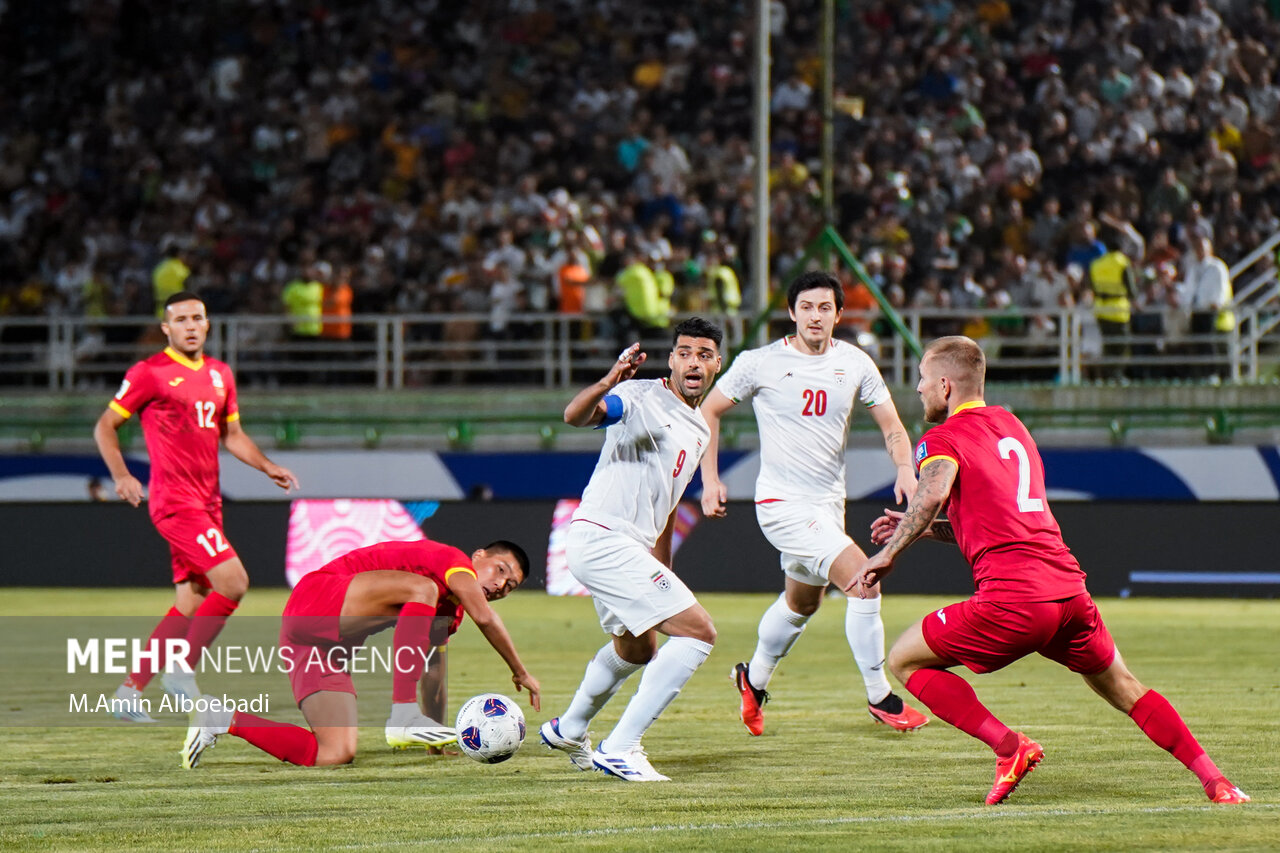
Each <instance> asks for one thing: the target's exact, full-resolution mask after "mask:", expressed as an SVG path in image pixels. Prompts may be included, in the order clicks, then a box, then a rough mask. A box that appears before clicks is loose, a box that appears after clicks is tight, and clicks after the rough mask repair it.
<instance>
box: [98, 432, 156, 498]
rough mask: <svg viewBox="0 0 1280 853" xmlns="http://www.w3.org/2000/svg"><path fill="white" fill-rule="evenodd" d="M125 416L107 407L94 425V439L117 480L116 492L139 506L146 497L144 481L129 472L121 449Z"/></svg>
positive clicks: (112, 476)
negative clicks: (121, 429) (121, 433)
mask: <svg viewBox="0 0 1280 853" xmlns="http://www.w3.org/2000/svg"><path fill="white" fill-rule="evenodd" d="M125 420H126V419H125V417H124V416H123V415H121V414H120V413H119V412H117V411H114V410H112V409H107V410H106V411H104V412H103V413H102V417H100V418H98V423H97V424H95V425H94V427H93V440H94V443H95V444H97V445H98V453H99V454H100V455H101V456H102V461H103V462H105V463H106V465H107V470H108V471H110V472H111V479H112V480H114V481H115V486H116V494H117V495H118V496H119V497H120V499H121V500H125V501H128V502H129V504H130V506H137V505H138V504H140V503H142V501H143V500H144V499H145V498H146V493H145V491H144V490H143V488H142V482H141V481H140V480H139V479H138V478H137V477H135V476H133V475H132V474H130V473H129V466H128V465H127V464H125V461H124V454H123V453H122V452H121V451H120V436H119V434H118V433H119V430H120V427H122V426H124V422H125Z"/></svg>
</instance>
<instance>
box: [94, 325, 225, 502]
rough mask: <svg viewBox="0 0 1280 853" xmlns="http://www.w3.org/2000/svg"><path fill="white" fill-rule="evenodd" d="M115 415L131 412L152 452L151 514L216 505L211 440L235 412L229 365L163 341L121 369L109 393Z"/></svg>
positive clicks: (214, 449) (220, 433)
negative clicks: (124, 370)
mask: <svg viewBox="0 0 1280 853" xmlns="http://www.w3.org/2000/svg"><path fill="white" fill-rule="evenodd" d="M110 405H111V409H112V411H114V412H116V413H117V414H119V415H120V416H121V417H125V418H129V417H132V416H133V415H134V414H137V415H138V418H139V420H140V421H141V422H142V435H143V437H144V438H146V441H147V453H148V454H149V455H150V456H151V482H150V483H149V484H148V487H147V492H148V495H147V503H148V508H149V510H150V513H151V517H152V518H153V519H158V518H166V517H168V516H170V515H173V514H174V513H175V512H178V511H180V510H184V509H199V510H205V511H212V510H215V509H217V508H219V507H221V506H222V492H221V490H220V489H219V485H218V447H219V443H220V441H221V439H222V436H223V433H224V432H225V431H226V424H228V423H229V422H231V421H234V420H236V419H237V418H239V417H240V410H239V407H238V406H237V404H236V384H235V380H234V379H233V378H232V376H231V368H229V367H227V366H226V364H224V363H222V362H221V361H218V360H217V359H213V358H209V357H208V356H205V357H204V358H202V359H200V360H199V361H192V360H191V359H189V358H187V357H186V356H184V355H183V354H182V353H180V352H178V351H177V350H175V349H173V348H172V347H165V349H164V351H163V352H158V353H156V354H155V355H153V356H151V358H148V359H146V360H144V361H140V362H138V363H137V364H135V365H134V366H133V367H131V368H129V372H128V373H126V374H125V375H124V382H122V383H121V384H120V390H119V391H118V392H116V396H115V398H114V399H113V400H112V401H111V404H110Z"/></svg>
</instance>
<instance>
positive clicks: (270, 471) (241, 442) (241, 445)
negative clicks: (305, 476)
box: [222, 420, 298, 492]
mask: <svg viewBox="0 0 1280 853" xmlns="http://www.w3.org/2000/svg"><path fill="white" fill-rule="evenodd" d="M222 445H223V447H225V448H227V452H228V453H230V454H231V455H232V456H234V457H235V458H237V459H239V460H240V461H241V462H243V463H244V464H246V465H248V466H249V467H251V468H257V469H258V470H259V471H261V472H262V473H264V474H266V475H267V476H268V477H270V478H271V481H272V482H274V483H275V484H276V485H277V486H279V487H280V488H282V489H284V490H285V491H286V492H288V491H290V490H292V489H296V488H298V478H297V477H296V476H294V474H293V472H292V471H290V470H289V469H288V468H285V467H284V466H283V465H277V464H276V463H274V462H272V461H271V460H270V459H268V458H267V456H266V454H265V453H263V452H262V450H260V449H259V448H258V444H257V442H255V441H254V440H253V439H252V438H250V436H249V433H247V432H245V431H244V428H243V427H242V426H240V421H238V420H234V421H230V422H228V423H227V425H226V432H225V433H223V436H222Z"/></svg>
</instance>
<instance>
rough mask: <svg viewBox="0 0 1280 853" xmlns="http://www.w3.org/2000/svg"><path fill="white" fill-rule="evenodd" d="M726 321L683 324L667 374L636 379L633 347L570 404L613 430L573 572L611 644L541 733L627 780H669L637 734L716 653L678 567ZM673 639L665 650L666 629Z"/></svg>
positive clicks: (578, 524) (585, 505) (572, 419)
mask: <svg viewBox="0 0 1280 853" xmlns="http://www.w3.org/2000/svg"><path fill="white" fill-rule="evenodd" d="M722 338H723V333H722V332H721V331H720V329H719V328H717V327H716V326H714V325H713V324H711V323H708V322H707V321H706V320H703V319H701V318H699V317H693V318H690V319H688V320H685V321H684V322H682V323H680V324H679V325H678V326H676V328H675V335H674V338H673V341H672V346H671V355H670V356H669V357H668V358H667V365H668V367H670V368H671V374H670V376H668V377H667V378H665V379H632V377H633V376H635V373H636V370H637V369H638V368H639V366H640V365H641V364H643V363H644V360H645V356H644V354H643V353H639V352H638V351H639V345H638V344H635V345H632V346H631V347H629V348H627V349H626V350H624V351H623V352H622V354H621V355H620V356H619V357H618V360H617V361H616V362H615V363H614V364H613V366H612V367H611V368H610V369H609V373H608V374H607V375H606V376H605V377H604V378H603V379H601V380H600V381H599V382H596V383H594V384H592V385H589V386H588V387H586V388H584V389H583V390H581V391H579V392H578V394H577V395H576V396H575V397H574V398H573V399H572V400H571V401H570V402H569V405H568V406H566V407H565V410H564V419H565V421H566V422H567V423H570V424H573V425H574V426H596V427H601V426H603V427H607V430H606V432H605V441H604V447H603V448H601V450H600V459H599V461H598V462H597V463H596V467H595V470H594V471H593V472H592V474H591V480H590V482H588V483H587V488H586V491H584V492H583V493H582V503H581V504H580V505H579V506H578V509H577V511H576V512H574V514H573V521H572V523H571V524H570V525H569V532H568V536H567V542H566V556H567V557H568V560H569V571H570V572H571V573H572V574H573V576H574V577H575V578H577V579H578V581H579V582H580V583H581V584H582V585H583V586H585V587H586V588H587V589H588V590H589V591H590V592H591V596H592V599H593V600H594V603H595V607H596V613H597V615H598V616H599V617H600V627H601V628H603V629H604V630H605V632H606V633H608V634H609V635H610V641H609V642H608V643H605V645H604V646H603V647H602V648H601V649H600V650H599V651H598V652H596V655H595V657H594V658H592V660H591V662H590V663H588V664H587V671H586V674H585V675H583V677H582V683H581V684H580V685H579V686H578V690H577V692H576V693H575V694H574V696H573V700H572V701H571V702H570V703H569V708H568V709H567V710H566V711H565V712H564V713H563V714H561V715H560V716H559V717H556V718H555V719H553V720H550V721H549V722H547V723H544V724H543V726H542V728H541V731H540V734H541V736H542V741H543V743H545V744H546V745H547V746H548V747H550V748H552V749H558V750H560V751H562V752H565V753H567V754H568V756H569V760H570V761H571V762H573V765H574V766H575V767H577V768H578V769H579V770H590V769H591V768H592V767H595V768H596V769H599V770H603V771H605V772H606V773H608V774H610V775H612V776H617V777H619V778H621V779H624V780H626V781H628V782H662V781H667V778H668V777H666V776H664V775H662V774H661V773H659V772H658V771H656V770H655V769H654V768H653V765H652V764H650V763H649V759H648V757H647V756H646V755H645V751H644V748H643V747H641V745H640V739H641V738H642V737H643V736H644V733H645V732H646V731H647V730H648V729H649V726H651V725H653V723H654V722H655V721H656V720H657V719H658V717H659V715H661V714H662V712H663V711H664V710H666V708H667V706H668V705H670V704H671V702H672V700H674V699H675V698H676V696H677V695H678V694H679V693H680V690H681V688H683V687H684V685H685V684H686V683H688V681H689V679H690V678H692V677H693V674H694V673H695V672H697V670H698V667H700V666H702V664H703V662H704V661H705V660H706V659H707V656H708V655H709V654H711V646H712V643H714V642H715V639H716V630H715V626H714V625H712V623H711V617H710V615H708V614H707V611H706V610H704V609H703V607H702V605H701V604H699V603H698V600H697V599H696V598H694V596H693V593H692V592H690V591H689V588H688V587H687V586H685V585H684V582H683V581H681V580H680V578H678V577H676V574H675V572H673V571H672V570H671V537H672V533H673V531H674V525H675V517H676V508H677V505H678V504H679V503H680V497H681V496H682V495H683V494H684V490H685V487H686V486H687V485H689V480H690V479H691V478H692V477H693V474H694V471H696V470H697V468H698V459H699V458H700V457H701V456H702V453H703V451H704V450H705V449H706V447H707V439H708V437H709V433H708V430H707V422H706V421H705V420H703V418H702V412H701V411H700V410H699V408H698V404H699V403H700V402H701V400H702V395H703V394H705V393H706V391H707V387H708V386H709V385H710V384H711V379H712V377H714V376H715V375H716V373H718V372H719V370H720V341H721V339H722ZM659 633H661V634H665V635H667V637H668V638H669V639H668V640H667V641H666V642H665V643H663V644H662V647H661V648H659V647H658V634H659ZM640 669H643V670H644V675H643V676H642V677H641V679H640V686H639V687H638V688H637V689H636V693H635V695H634V696H633V697H632V698H631V701H630V702H628V703H627V707H626V709H625V710H624V711H623V712H622V717H621V718H620V719H619V720H618V723H617V725H615V726H614V728H613V731H611V732H610V733H609V736H608V737H606V738H605V739H604V740H603V741H601V742H600V745H599V747H598V748H596V749H595V750H592V748H591V738H590V737H589V736H588V734H587V727H588V726H589V725H590V723H591V720H592V719H593V718H594V717H595V715H596V714H598V713H599V712H600V710H601V709H602V708H604V706H605V703H606V702H608V701H609V700H610V699H611V698H612V697H613V695H614V694H615V693H617V692H618V689H619V688H621V687H622V684H623V682H624V681H626V680H627V679H628V678H629V677H630V676H631V675H632V674H633V673H634V672H636V671H637V670H640Z"/></svg>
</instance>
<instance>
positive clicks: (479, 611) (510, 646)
mask: <svg viewBox="0 0 1280 853" xmlns="http://www.w3.org/2000/svg"><path fill="white" fill-rule="evenodd" d="M447 583H448V584H449V591H450V592H452V593H453V594H454V596H455V597H456V598H457V599H458V603H459V604H461V605H462V609H463V610H465V611H466V612H467V615H468V616H470V617H471V621H472V622H475V623H476V627H477V628H479V629H480V633H481V634H484V638H485V639H486V640H488V641H489V645H491V646H493V649H494V651H496V652H497V653H498V655H499V656H500V657H501V658H502V659H503V660H504V661H506V663H507V666H508V667H510V669H511V681H512V683H514V684H515V686H516V690H517V691H519V690H521V689H527V690H528V691H529V704H531V705H532V706H533V709H534V710H535V711H540V710H542V688H541V686H539V684H538V680H537V679H536V678H534V677H533V676H532V675H530V674H529V670H527V669H525V666H524V663H523V662H521V660H520V655H519V654H518V653H517V652H516V644H515V642H514V641H512V639H511V635H510V634H508V633H507V626H506V625H504V624H502V618H501V617H500V616H498V614H497V612H496V611H495V610H494V609H493V608H492V607H490V606H489V600H488V599H487V598H486V597H485V593H484V589H483V588H482V587H481V586H480V581H478V580H476V578H475V577H474V576H473V575H471V574H470V573H469V572H454V573H453V574H451V575H450V576H449V580H448V581H447Z"/></svg>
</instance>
